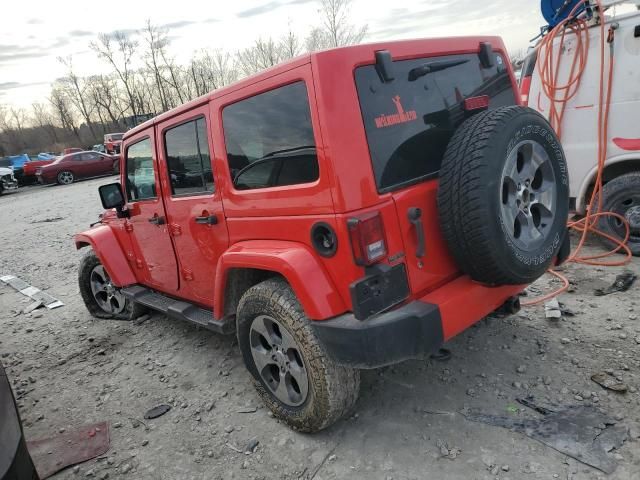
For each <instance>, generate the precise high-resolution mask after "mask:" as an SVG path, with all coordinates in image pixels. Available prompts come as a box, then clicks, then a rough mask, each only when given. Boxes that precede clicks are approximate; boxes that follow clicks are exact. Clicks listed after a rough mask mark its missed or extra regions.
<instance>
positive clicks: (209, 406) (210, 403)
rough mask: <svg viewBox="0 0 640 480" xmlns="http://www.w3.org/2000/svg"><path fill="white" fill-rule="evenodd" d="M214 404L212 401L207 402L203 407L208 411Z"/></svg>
mask: <svg viewBox="0 0 640 480" xmlns="http://www.w3.org/2000/svg"><path fill="white" fill-rule="evenodd" d="M215 406H216V404H215V403H213V402H209V403H207V404H205V406H204V409H205V410H206V411H207V412H210V411H211V410H213V408H214V407H215Z"/></svg>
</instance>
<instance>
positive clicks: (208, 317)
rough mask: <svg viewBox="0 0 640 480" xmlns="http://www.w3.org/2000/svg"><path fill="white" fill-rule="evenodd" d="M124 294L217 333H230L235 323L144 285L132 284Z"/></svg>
mask: <svg viewBox="0 0 640 480" xmlns="http://www.w3.org/2000/svg"><path fill="white" fill-rule="evenodd" d="M122 294H123V295H124V296H125V297H127V298H129V299H130V300H132V301H134V302H136V303H139V304H141V305H144V306H145V307H149V308H151V309H153V310H157V311H158V312H161V313H164V314H165V315H166V316H167V317H170V318H175V319H178V320H186V321H188V322H191V323H194V324H196V325H198V326H200V327H203V328H206V329H208V330H212V331H214V332H216V333H222V334H225V335H226V334H229V333H233V331H234V324H233V322H232V321H229V320H226V321H224V320H215V319H214V318H213V313H212V312H211V310H206V309H204V308H200V307H198V306H196V305H193V304H192V303H188V302H183V301H181V300H176V299H174V298H171V297H168V296H166V295H163V294H161V293H158V292H154V291H153V290H151V289H149V288H146V287H143V286H142V285H131V286H130V287H125V288H123V289H122Z"/></svg>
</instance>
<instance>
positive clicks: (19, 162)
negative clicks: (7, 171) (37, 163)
mask: <svg viewBox="0 0 640 480" xmlns="http://www.w3.org/2000/svg"><path fill="white" fill-rule="evenodd" d="M7 158H8V159H9V161H10V162H11V165H13V168H21V167H24V164H25V163H27V162H28V161H29V155H27V154H26V153H23V154H22V155H9V156H8V157H7Z"/></svg>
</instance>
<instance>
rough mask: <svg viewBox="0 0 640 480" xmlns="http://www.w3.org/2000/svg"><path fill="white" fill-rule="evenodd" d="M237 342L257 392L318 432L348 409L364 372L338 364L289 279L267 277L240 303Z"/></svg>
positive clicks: (304, 428)
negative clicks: (314, 328) (322, 341)
mask: <svg viewBox="0 0 640 480" xmlns="http://www.w3.org/2000/svg"><path fill="white" fill-rule="evenodd" d="M237 322H238V344H239V345H240V350H241V351H242V356H243V359H244V362H245V365H246V367H247V369H248V370H249V373H251V375H252V376H253V383H254V386H255V388H256V390H257V391H258V394H259V395H260V397H261V398H262V400H263V401H264V403H265V404H266V405H267V407H269V409H270V410H271V411H272V412H273V414H274V415H275V416H276V417H277V418H279V419H280V420H282V421H283V422H284V423H286V424H287V425H289V427H291V428H293V429H294V430H298V431H301V432H317V431H319V430H322V429H323V428H326V427H328V426H329V425H331V424H333V423H335V422H336V421H338V420H339V419H340V418H342V417H343V416H344V415H346V414H347V413H348V412H349V411H350V410H351V408H352V407H353V405H354V404H355V402H356V400H357V398H358V392H359V389H360V372H359V371H358V370H355V369H352V368H346V367H342V366H340V365H337V364H336V363H335V362H334V361H333V360H332V359H331V358H330V357H329V356H328V355H327V352H326V351H325V350H324V347H323V346H322V345H321V343H320V342H319V341H318V339H317V337H316V336H315V334H314V332H313V329H312V328H311V325H310V322H311V320H309V319H308V318H307V317H306V316H305V314H304V312H303V310H302V307H301V306H300V304H299V302H298V300H297V299H296V297H295V295H294V293H293V291H292V290H291V288H290V287H289V285H288V284H287V282H286V281H284V280H282V279H280V278H272V279H269V280H265V281H264V282H262V283H259V284H258V285H255V286H253V287H252V288H250V289H249V290H247V292H246V293H245V294H244V295H243V296H242V298H241V300H240V304H239V305H238V314H237Z"/></svg>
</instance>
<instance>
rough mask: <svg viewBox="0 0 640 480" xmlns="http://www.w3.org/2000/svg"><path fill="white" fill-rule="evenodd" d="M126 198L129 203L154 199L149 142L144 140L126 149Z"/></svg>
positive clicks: (146, 139) (154, 180)
mask: <svg viewBox="0 0 640 480" xmlns="http://www.w3.org/2000/svg"><path fill="white" fill-rule="evenodd" d="M126 166H127V198H128V199H129V201H132V202H135V201H138V200H146V199H149V198H155V197H156V178H155V174H154V171H153V150H152V146H151V140H150V139H149V138H145V139H144V140H140V141H139V142H137V143H134V144H133V145H130V146H129V148H127V155H126Z"/></svg>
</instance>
